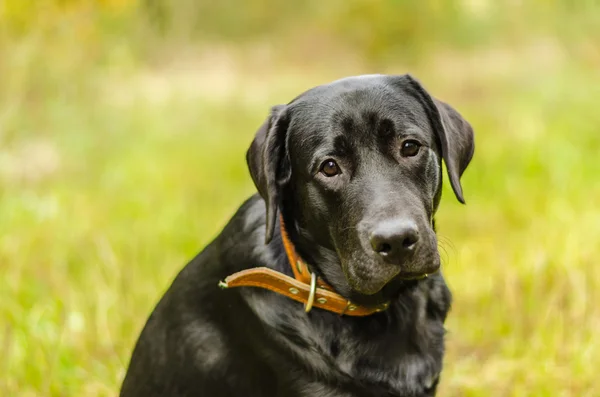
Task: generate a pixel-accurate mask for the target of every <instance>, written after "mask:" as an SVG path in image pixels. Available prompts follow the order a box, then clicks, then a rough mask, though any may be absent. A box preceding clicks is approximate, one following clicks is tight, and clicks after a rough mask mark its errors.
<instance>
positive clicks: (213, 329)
mask: <svg viewBox="0 0 600 397" xmlns="http://www.w3.org/2000/svg"><path fill="white" fill-rule="evenodd" d="M407 139H411V140H415V141H417V142H418V143H419V144H420V145H421V147H420V150H419V152H418V154H416V155H414V156H404V155H400V149H401V147H402V145H403V142H405V141H406V140H407ZM473 147H474V146H473V133H472V130H471V127H470V126H469V124H468V123H467V122H466V121H465V120H464V119H463V118H462V117H461V116H460V115H459V114H458V113H457V112H456V111H455V110H454V109H452V108H451V107H449V106H448V105H446V104H444V103H442V102H439V101H437V100H435V99H433V98H431V97H430V96H429V94H427V92H426V91H425V89H423V87H422V86H421V85H420V84H419V83H418V82H417V81H416V80H414V79H412V78H411V77H410V76H382V75H376V76H375V75H373V76H360V77H353V78H348V79H344V80H339V81H336V82H333V83H331V84H328V85H324V86H319V87H316V88H314V89H312V90H309V91H307V92H306V93H304V94H302V95H300V96H299V97H297V98H296V99H294V100H293V101H292V102H290V103H289V104H288V105H279V106H276V107H274V108H273V110H272V112H271V115H270V116H269V118H268V120H267V121H265V123H264V124H263V125H262V126H261V127H260V129H259V131H258V132H257V136H256V138H255V140H254V142H253V143H252V146H251V148H250V149H249V151H248V165H249V168H250V173H251V175H252V178H253V180H254V182H255V184H256V186H257V188H258V191H259V193H260V196H259V195H255V196H253V197H251V198H250V199H249V200H247V201H246V202H245V203H244V204H243V205H242V206H241V207H240V209H239V210H238V212H237V213H236V214H235V215H234V216H233V218H232V219H231V221H230V222H229V224H228V225H227V226H226V227H225V228H224V229H223V231H222V233H221V234H220V235H219V236H218V237H217V238H216V239H215V240H214V241H213V242H212V243H211V244H210V245H209V246H208V247H206V248H205V249H204V250H203V251H202V252H201V253H200V254H199V255H198V256H197V257H196V258H194V259H193V260H192V261H191V262H190V263H189V264H188V265H187V266H186V267H185V268H184V269H183V270H182V271H181V273H180V274H179V275H178V276H177V278H176V279H175V281H174V282H173V284H172V286H171V287H170V288H169V290H168V291H167V293H166V294H165V296H164V297H163V298H162V299H161V301H160V302H159V304H158V305H157V307H156V309H155V310H154V312H153V313H152V314H151V316H150V318H149V320H148V322H147V324H146V326H145V328H144V330H143V331H142V334H141V336H140V338H139V340H138V342H137V345H136V347H135V349H134V352H133V356H132V358H131V362H130V365H129V370H128V372H127V375H126V377H125V380H124V383H123V386H122V390H121V396H123V397H153V396H173V397H176V396H181V397H183V396H207V397H230V396H243V397H267V396H268V397H271V396H278V397H296V396H297V397H301V396H307V397H308V396H310V397H315V396H319V397H333V396H336V397H342V396H344V397H367V396H369V397H370V396H373V397H375V396H377V397H382V396H388V397H392V396H394V397H400V396H405V397H413V396H414V397H417V396H419V397H425V396H433V395H435V392H436V388H437V384H438V380H439V375H440V372H441V370H442V358H443V353H444V332H445V331H444V326H443V324H444V320H445V318H446V315H447V313H448V310H449V308H450V301H451V296H450V292H449V290H448V288H447V287H446V284H445V282H444V280H443V277H442V275H441V274H440V272H439V271H438V268H439V254H438V251H437V240H436V238H435V232H434V229H433V216H434V214H435V211H436V210H437V206H438V204H439V200H440V196H441V183H442V176H441V161H442V159H444V161H445V162H446V165H447V168H448V173H449V176H450V181H451V184H452V187H453V189H454V192H455V193H456V196H457V198H458V199H459V200H460V201H464V199H463V195H462V188H461V186H460V180H459V178H460V175H461V174H462V173H463V171H464V169H465V168H466V167H467V165H468V163H469V161H470V160H471V157H472V155H473ZM329 159H333V160H335V161H336V162H337V164H338V167H339V169H340V170H341V173H340V174H339V175H336V176H333V177H327V176H325V175H324V174H323V173H322V172H320V164H321V163H322V162H323V161H325V160H329ZM265 203H266V205H265ZM279 213H281V214H282V215H283V217H284V220H285V222H286V225H287V228H288V232H289V234H290V238H291V239H292V241H293V243H294V244H295V246H296V248H297V250H298V252H299V254H300V255H301V256H302V257H303V258H304V259H305V260H306V261H307V262H308V264H309V266H310V267H311V269H312V271H314V272H316V273H317V274H318V275H319V276H320V277H322V278H324V279H325V280H326V281H327V282H328V283H329V284H331V285H332V286H333V287H334V288H335V289H336V291H337V292H339V293H340V294H342V295H344V296H345V297H347V298H348V299H351V300H353V301H355V302H358V303H367V304H371V303H381V302H383V301H388V300H389V301H391V304H390V307H389V309H388V310H387V311H385V312H382V313H379V314H375V315H372V316H368V317H348V316H342V317H340V316H338V315H336V314H334V313H330V312H327V311H323V310H320V309H313V310H312V311H311V312H310V313H308V314H306V313H304V311H303V307H302V305H301V304H299V303H297V302H294V301H292V300H290V299H288V298H286V297H283V296H280V295H277V294H275V293H272V292H270V291H266V290H262V289H256V288H234V289H229V290H221V289H219V288H218V287H217V283H218V281H220V280H223V279H224V278H225V277H226V276H228V275H230V274H232V273H234V272H237V271H240V270H242V269H247V268H251V267H257V266H267V267H271V268H273V269H276V270H278V271H280V272H283V273H286V274H290V275H291V270H290V266H289V264H288V261H287V257H286V255H285V252H284V249H283V246H282V241H281V233H280V230H279V227H278V226H277V225H278V224H277V222H276V218H277V216H278V214H279ZM382 225H384V226H382ZM403 225H404V226H403ZM406 225H411V227H413V228H415V233H416V235H417V236H418V240H417V242H416V243H414V244H412V245H410V244H409V245H410V246H409V245H406V246H405V247H404V249H403V251H402V252H401V254H402V255H401V256H394V258H395V259H394V260H392V259H391V256H390V255H388V252H387V251H386V252H383V251H378V250H376V249H375V248H374V247H375V246H374V245H373V235H374V233H376V232H377V231H381V230H382V228H383V232H385V233H387V232H389V230H392V231H393V232H394V233H396V232H398V230H404V229H402V228H403V227H405V226H406ZM390 228H391V229H390ZM265 241H266V244H265ZM401 241H403V242H406V241H407V240H401ZM392 245H393V244H392ZM406 247H408V248H406ZM391 252H394V251H391ZM398 258H401V259H398ZM424 273H429V274H430V275H429V277H428V278H418V277H420V276H422V275H423V274H424Z"/></svg>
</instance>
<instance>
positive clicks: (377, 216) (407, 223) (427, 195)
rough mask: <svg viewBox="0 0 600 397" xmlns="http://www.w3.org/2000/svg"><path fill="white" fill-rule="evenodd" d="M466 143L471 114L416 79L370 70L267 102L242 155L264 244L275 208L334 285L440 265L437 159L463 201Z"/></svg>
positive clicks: (366, 287)
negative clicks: (258, 202) (267, 110)
mask: <svg viewBox="0 0 600 397" xmlns="http://www.w3.org/2000/svg"><path fill="white" fill-rule="evenodd" d="M473 150H474V141H473V130H472V129H471V126H470V125H469V123H467V122H466V121H465V120H464V119H463V118H462V117H461V116H460V114H459V113H458V112H457V111H456V110H454V109H453V108H451V107H450V106H449V105H447V104H445V103H443V102H441V101H438V100H436V99H434V98H432V97H431V96H430V95H429V94H428V93H427V91H426V90H425V89H424V88H423V87H422V86H421V84H419V82H417V81H416V80H415V79H413V78H412V77H410V76H408V75H404V76H383V75H369V76H359V77H351V78H347V79H343V80H339V81H335V82H333V83H331V84H327V85H323V86H319V87H316V88H313V89H311V90H309V91H307V92H305V93H304V94H302V95H300V96H299V97H297V98H296V99H294V100H293V101H292V102H290V103H289V104H288V105H279V106H275V107H273V108H272V110H271V114H270V116H269V118H268V119H267V120H266V121H265V123H264V124H263V125H262V126H261V128H260V129H259V131H258V132H257V135H256V138H255V139H254V142H253V143H252V145H251V147H250V149H249V150H248V154H247V160H248V165H249V168H250V173H251V175H252V178H253V180H254V183H255V184H256V186H257V188H258V191H259V193H260V194H261V196H262V197H263V198H264V200H265V202H266V206H267V230H266V240H267V242H269V241H270V240H271V238H272V236H273V230H274V227H275V224H276V218H277V212H278V209H279V210H281V212H282V213H283V215H284V218H285V220H286V223H287V227H288V229H290V230H289V232H290V234H291V235H293V236H295V237H296V238H297V239H298V240H301V241H302V242H303V243H302V244H301V245H302V246H303V251H304V252H300V254H302V255H303V256H304V257H305V259H307V260H308V262H309V264H310V265H312V266H313V267H316V268H317V269H318V271H319V272H320V273H321V274H323V275H325V277H326V278H327V279H328V281H330V282H332V283H333V284H334V287H337V288H340V289H344V288H343V286H340V284H342V281H344V280H345V282H346V285H347V286H348V287H349V288H350V289H351V291H352V292H354V293H359V294H361V295H373V294H376V293H378V292H379V291H380V290H382V288H384V286H386V285H387V284H388V283H390V282H391V281H392V280H398V279H410V278H418V277H421V276H423V275H424V274H427V273H432V272H435V271H436V270H437V269H438V268H439V266H440V259H439V253H438V250H437V240H436V236H435V232H434V230H433V215H434V213H435V211H436V209H437V207H438V204H439V200H440V196H441V185H442V159H443V160H444V162H445V163H446V168H447V170H448V175H449V179H450V183H451V185H452V188H453V190H454V193H455V194H456V197H457V198H458V200H459V201H461V202H463V203H464V199H463V193H462V187H461V184H460V177H461V175H462V173H463V171H464V170H465V168H466V167H467V165H468V164H469V162H470V160H471V157H472V156H473ZM311 259H312V260H313V261H314V262H315V263H310V261H311ZM330 262H331V263H334V264H335V266H333V265H331V264H330ZM336 278H337V279H338V280H336ZM342 278H343V280H341V279H342ZM335 284H338V285H335ZM340 292H342V291H340Z"/></svg>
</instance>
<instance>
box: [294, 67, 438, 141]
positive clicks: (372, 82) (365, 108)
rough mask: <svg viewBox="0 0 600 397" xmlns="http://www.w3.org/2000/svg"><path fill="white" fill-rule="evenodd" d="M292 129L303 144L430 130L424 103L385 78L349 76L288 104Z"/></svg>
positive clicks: (319, 87) (317, 88) (316, 88)
mask: <svg viewBox="0 0 600 397" xmlns="http://www.w3.org/2000/svg"><path fill="white" fill-rule="evenodd" d="M288 106H289V108H290V111H291V113H292V124H291V130H293V133H292V135H293V136H292V140H294V138H295V137H294V135H296V137H297V138H300V139H301V140H302V141H304V142H305V143H306V141H307V140H308V141H313V142H314V143H315V144H317V142H318V141H322V140H323V139H328V138H332V137H334V136H336V135H339V134H344V135H350V134H352V133H364V132H365V131H368V132H374V131H377V130H379V129H380V128H386V127H387V128H391V129H393V130H395V131H396V133H398V132H401V131H407V130H412V131H417V132H418V131H422V132H428V131H429V129H430V124H429V120H428V118H427V113H426V111H425V108H424V106H423V104H422V103H421V102H420V100H419V99H418V98H416V97H415V96H413V95H412V94H411V93H410V92H409V91H407V90H403V89H402V88H401V87H398V86H397V85H394V84H391V83H390V81H389V79H386V78H385V76H379V75H368V76H359V77H351V78H346V79H342V80H338V81H335V82H333V83H330V84H326V85H322V86H318V87H315V88H313V89H311V90H309V91H307V92H305V93H303V94H302V95H300V96H298V97H297V98H296V99H294V101H292V102H291V103H290V104H289V105H288Z"/></svg>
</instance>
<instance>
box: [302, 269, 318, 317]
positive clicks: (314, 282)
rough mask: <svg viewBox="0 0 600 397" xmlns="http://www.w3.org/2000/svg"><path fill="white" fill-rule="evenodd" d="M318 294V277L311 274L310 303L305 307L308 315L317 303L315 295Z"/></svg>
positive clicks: (307, 302)
mask: <svg viewBox="0 0 600 397" xmlns="http://www.w3.org/2000/svg"><path fill="white" fill-rule="evenodd" d="M316 294H317V275H316V274H315V273H311V274H310V293H309V294H308V301H306V305H304V311H305V312H306V313H308V312H309V311H310V309H312V307H313V303H315V295H316Z"/></svg>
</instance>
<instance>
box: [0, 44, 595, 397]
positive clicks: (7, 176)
mask: <svg viewBox="0 0 600 397" xmlns="http://www.w3.org/2000/svg"><path fill="white" fill-rule="evenodd" d="M39 48H40V47H38V46H36V45H35V44H33V45H32V47H31V49H33V51H34V52H35V50H36V49H39ZM58 50H60V49H58ZM58 50H57V49H56V48H54V49H53V51H58ZM538 50H539V48H537V47H536V48H532V47H527V46H523V47H522V48H520V47H518V48H512V47H511V48H507V49H496V50H489V51H483V52H477V53H475V54H469V53H450V54H443V55H442V54H439V55H438V56H436V58H435V61H432V62H430V63H429V64H428V65H427V66H422V67H420V68H419V69H416V70H413V72H414V74H415V75H416V76H417V77H419V78H420V79H421V80H422V81H423V82H424V83H425V85H426V86H427V87H428V88H429V89H430V91H432V92H433V93H434V94H436V95H437V96H439V97H442V98H443V99H445V100H447V101H449V102H450V103H452V104H453V105H455V106H456V107H457V108H458V109H459V110H460V111H461V112H462V113H463V114H464V115H465V117H466V118H467V119H469V120H470V121H471V122H472V124H473V126H474V127H475V131H476V142H477V149H476V155H475V159H474V161H473V162H472V164H471V166H470V168H469V169H468V170H467V172H466V174H465V176H464V181H463V187H464V191H465V196H466V199H467V203H468V204H467V206H461V205H459V204H458V203H457V202H456V201H455V200H454V197H453V196H452V194H451V192H450V190H449V189H448V188H447V186H446V187H445V194H444V199H443V201H442V206H441V209H440V212H439V214H438V222H437V223H438V225H439V229H440V240H441V243H440V245H441V247H442V249H443V251H442V253H443V258H444V272H445V274H446V276H447V279H448V282H449V284H450V286H451V288H452V291H453V293H454V297H455V304H454V307H453V310H452V313H451V315H450V317H449V320H448V323H447V327H448V330H449V333H448V354H447V357H446V364H445V371H444V373H443V382H442V385H441V388H440V389H441V391H442V392H441V393H440V395H442V396H457V397H458V396H553V397H554V396H573V397H574V396H577V397H581V396H589V397H592V396H598V395H600V387H599V386H598V379H597V369H598V368H599V367H600V343H599V342H598V336H597V332H598V330H599V329H600V306H598V302H600V267H599V266H598V258H600V202H599V197H600V159H599V157H598V155H599V153H600V136H599V135H598V125H600V112H599V111H598V109H599V108H600V79H599V77H598V69H599V67H600V62H599V60H598V58H594V57H590V58H586V59H582V58H579V59H578V60H577V61H575V60H574V58H572V56H571V55H572V54H569V53H568V52H567V51H566V50H565V49H564V48H563V47H560V46H557V47H554V46H550V47H549V48H547V47H543V51H542V50H539V51H538ZM547 54H550V55H551V59H546V58H544V56H545V55H547ZM17 56H18V54H17V55H15V56H14V57H13V58H11V59H12V61H10V62H9V61H6V60H5V61H4V63H3V64H2V65H3V67H4V71H5V75H8V76H12V78H13V79H17V78H18V77H19V76H20V74H19V73H23V72H22V68H21V66H22V64H21V63H19V62H20V61H19V58H18V57H17ZM41 59H43V57H42V58H41ZM234 59H235V58H234ZM118 61H119V62H120V63H119V65H125V64H126V67H124V68H122V69H117V71H116V72H115V68H114V67H112V66H111V65H108V66H102V67H100V68H99V69H94V70H95V71H94V72H89V71H88V72H86V73H85V74H83V75H78V74H77V72H78V71H82V70H84V69H83V68H85V67H87V66H85V65H84V66H82V67H81V68H80V69H77V67H75V66H72V65H71V66H69V67H70V68H72V69H68V68H67V69H66V71H65V70H63V69H60V70H54V69H50V70H49V72H48V73H50V77H48V78H45V76H44V73H43V72H42V73H40V74H39V75H36V76H37V77H36V78H38V79H39V81H40V82H43V83H44V84H46V85H45V86H44V88H43V89H40V91H39V92H37V91H35V90H33V92H29V91H27V92H25V91H24V90H23V89H20V86H19V85H18V81H17V80H13V83H11V84H13V85H11V86H10V87H12V88H11V90H12V91H9V90H8V88H6V86H5V88H3V91H2V92H3V93H4V95H3V96H2V97H0V98H1V99H0V220H1V221H0V319H1V322H0V355H1V356H2V357H3V359H2V360H1V362H0V373H1V374H2V375H1V376H0V394H1V395H5V396H34V395H53V396H63V395H64V396H66V395H69V396H70V395H73V396H104V395H114V394H115V393H116V390H117V389H118V386H119V384H120V381H121V380H122V377H123V375H124V371H125V366H126V364H127V362H128V360H129V355H130V353H131V349H132V347H133V344H134V342H135V339H136V338H137V336H138V334H139V331H140V329H141V327H142V326H143V324H144V322H145V320H146V318H147V316H148V314H149V313H150V311H151V310H152V308H153V306H154V305H155V303H156V302H157V300H158V299H159V298H160V296H161V294H162V293H163V292H164V291H165V289H166V288H167V287H168V286H169V284H170V282H171V280H172V279H173V277H174V276H175V274H176V273H177V272H178V271H179V270H180V269H181V268H182V266H183V265H184V264H185V263H186V261H187V260H188V259H190V258H191V257H192V256H194V255H195V254H196V253H197V252H198V251H199V250H201V249H202V248H203V246H204V245H205V244H206V243H208V242H209V241H210V240H211V239H212V238H213V237H214V236H215V235H216V234H217V233H218V232H219V231H220V229H221V228H222V226H223V225H224V224H225V222H226V221H227V220H228V218H229V217H230V216H231V215H232V214H233V212H234V211H235V210H236V209H237V207H238V205H239V204H241V202H242V201H243V200H244V199H245V198H246V197H247V196H249V195H250V194H252V193H253V192H254V187H253V185H252V182H251V180H250V177H249V175H248V173H247V171H246V166H245V158H244V155H245V150H246V148H247V146H248V145H249V143H250V141H251V139H252V137H253V133H254V131H255V129H256V127H257V126H258V125H259V124H260V122H261V121H262V120H263V118H264V117H265V116H266V114H267V112H268V108H269V106H270V105H272V104H275V103H280V102H285V101H288V100H289V99H291V98H292V97H293V96H294V95H296V94H297V93H298V92H300V91H302V90H304V89H306V88H308V87H311V86H313V85H315V84H318V83H321V82H325V81H328V80H330V79H334V78H338V77H342V76H344V75H348V74H358V73H365V72H373V71H372V70H370V69H368V68H366V67H361V66H353V65H352V64H344V63H343V62H340V63H341V64H342V65H340V64H339V63H338V64H336V63H335V62H333V61H331V62H330V64H329V65H330V66H331V65H335V68H333V67H330V68H323V67H322V66H323V65H322V64H320V65H321V66H320V67H319V68H317V67H315V68H313V69H308V68H306V69H301V68H299V67H297V66H296V67H292V66H291V65H289V64H284V65H283V66H281V67H280V66H271V67H270V68H266V67H265V65H264V64H262V63H260V62H258V63H257V64H251V65H248V64H246V63H245V62H244V61H240V62H239V63H236V62H235V61H233V62H227V58H225V59H217V60H215V59H213V58H211V59H209V61H211V62H205V61H204V60H202V59H194V58H193V57H192V59H191V60H188V61H187V63H186V64H185V65H184V66H185V67H182V66H176V64H171V65H170V66H169V65H167V66H164V67H161V68H146V67H144V66H143V65H137V64H135V63H127V60H126V59H125V60H123V59H121V58H119V59H118ZM11 62H12V63H11ZM174 65H175V66H174ZM207 65H211V66H209V67H207ZM442 65H443V66H442ZM265 69H267V70H265ZM384 69H385V70H386V71H388V72H394V73H395V72H403V71H405V69H404V68H401V67H396V66H394V65H393V64H390V65H389V66H388V67H387V68H384ZM15 81H17V82H16V83H15ZM15 84H16V85H15ZM34 87H38V88H39V86H34ZM17 94H18V95H17Z"/></svg>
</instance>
